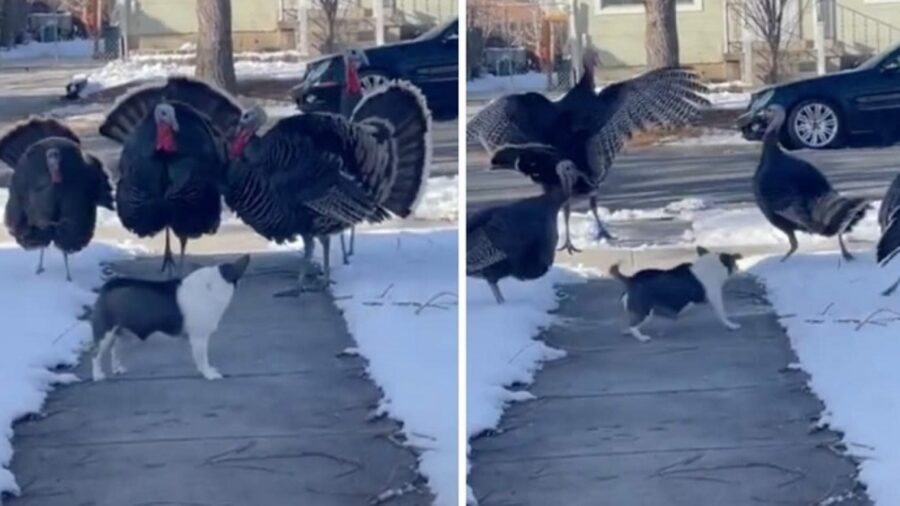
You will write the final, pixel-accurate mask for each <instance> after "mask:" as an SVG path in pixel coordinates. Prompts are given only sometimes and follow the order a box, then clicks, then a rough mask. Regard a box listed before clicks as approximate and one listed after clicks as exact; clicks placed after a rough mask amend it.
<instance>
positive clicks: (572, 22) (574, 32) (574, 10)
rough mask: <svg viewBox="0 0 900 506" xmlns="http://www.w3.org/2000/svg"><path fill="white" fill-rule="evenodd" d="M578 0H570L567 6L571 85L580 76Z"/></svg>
mask: <svg viewBox="0 0 900 506" xmlns="http://www.w3.org/2000/svg"><path fill="white" fill-rule="evenodd" d="M579 12H580V9H579V8H578V0H572V3H571V5H570V6H569V51H571V52H572V72H573V77H574V79H575V80H574V81H572V83H571V84H572V85H574V84H575V83H577V82H578V79H580V78H581V63H582V61H581V52H582V51H581V34H580V33H579V32H578V30H579V26H580V24H581V23H580V20H579V19H578V13H579Z"/></svg>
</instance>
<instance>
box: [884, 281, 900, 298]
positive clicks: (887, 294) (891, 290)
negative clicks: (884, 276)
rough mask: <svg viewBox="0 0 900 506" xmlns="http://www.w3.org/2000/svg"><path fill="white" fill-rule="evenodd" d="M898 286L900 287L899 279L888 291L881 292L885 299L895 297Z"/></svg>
mask: <svg viewBox="0 0 900 506" xmlns="http://www.w3.org/2000/svg"><path fill="white" fill-rule="evenodd" d="M897 286H900V278H897V281H894V284H893V285H891V286H889V287H888V288H887V290H885V291H883V292H881V295H884V296H885V297H887V296H889V295H893V293H894V292H896V291H897Z"/></svg>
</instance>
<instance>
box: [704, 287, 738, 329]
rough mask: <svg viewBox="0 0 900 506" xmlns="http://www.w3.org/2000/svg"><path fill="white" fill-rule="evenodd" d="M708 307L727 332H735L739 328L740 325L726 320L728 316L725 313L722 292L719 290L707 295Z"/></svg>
mask: <svg viewBox="0 0 900 506" xmlns="http://www.w3.org/2000/svg"><path fill="white" fill-rule="evenodd" d="M709 305H710V306H712V308H713V311H714V312H715V313H716V316H717V317H718V318H719V321H720V322H722V324H723V325H725V327H726V328H727V329H728V330H737V329H739V328H741V326H740V325H738V324H737V323H734V322H733V321H731V320H729V319H728V315H727V314H726V313H725V302H724V301H723V300H722V292H721V291H720V290H717V291H714V292H713V293H711V294H709Z"/></svg>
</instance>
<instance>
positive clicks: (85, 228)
mask: <svg viewBox="0 0 900 506" xmlns="http://www.w3.org/2000/svg"><path fill="white" fill-rule="evenodd" d="M0 160H3V161H4V162H5V163H6V164H7V165H9V166H10V167H12V168H13V176H12V181H11V183H10V189H9V200H8V201H7V202H6V215H5V218H4V221H5V224H6V228H7V229H8V230H9V233H10V234H11V235H12V236H13V237H14V238H15V240H16V242H17V243H18V244H19V245H20V246H22V247H23V248H25V249H26V250H29V249H35V248H40V250H41V254H40V260H39V261H38V267H37V273H38V274H40V273H41V272H43V271H44V248H46V247H47V246H49V245H50V243H51V242H52V243H53V244H54V245H56V247H57V248H59V249H60V251H62V253H63V259H64V260H65V265H66V279H67V280H68V281H71V280H72V275H71V273H70V272H69V255H70V254H72V253H76V252H78V251H81V249H83V248H84V247H85V246H87V245H88V243H89V242H91V238H93V236H94V228H95V226H96V224H97V206H102V207H105V208H107V209H110V210H111V209H113V197H112V188H111V187H110V184H109V179H108V178H107V175H106V173H105V172H104V171H103V165H102V164H101V163H100V161H99V160H98V159H97V158H95V157H93V156H91V155H90V154H88V153H87V152H85V151H84V150H83V148H82V146H81V141H80V140H79V138H78V136H77V135H75V133H74V132H73V131H72V130H70V129H69V128H67V127H66V126H64V125H63V124H62V123H60V122H58V121H56V120H53V119H40V118H32V119H29V120H27V121H25V122H22V123H19V124H18V125H16V126H15V127H13V128H12V129H11V130H10V131H9V132H7V133H6V134H5V135H4V136H3V137H2V138H0Z"/></svg>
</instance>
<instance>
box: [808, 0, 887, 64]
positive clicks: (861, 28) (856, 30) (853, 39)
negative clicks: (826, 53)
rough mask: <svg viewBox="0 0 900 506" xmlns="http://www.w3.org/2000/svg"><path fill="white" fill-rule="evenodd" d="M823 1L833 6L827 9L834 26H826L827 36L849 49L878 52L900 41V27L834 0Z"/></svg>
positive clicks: (868, 52) (861, 51)
mask: <svg viewBox="0 0 900 506" xmlns="http://www.w3.org/2000/svg"><path fill="white" fill-rule="evenodd" d="M823 3H825V4H829V3H830V4H831V7H832V10H831V12H828V11H827V10H826V16H825V18H826V20H828V18H829V16H828V14H831V15H832V16H833V24H832V26H831V27H828V26H826V29H825V34H826V38H831V39H832V40H834V41H835V42H838V43H840V44H842V45H844V46H845V48H847V49H850V50H853V51H855V52H859V53H867V54H876V53H880V52H882V51H884V50H885V49H888V48H889V47H891V46H892V45H894V44H896V43H897V42H898V41H900V27H896V26H894V25H892V24H890V23H886V22H884V21H882V20H880V19H878V18H876V17H874V16H870V15H868V14H865V13H863V12H859V11H857V10H855V9H851V8H849V7H847V6H845V5H841V4H840V3H838V2H835V1H833V0H832V1H825V2H823ZM826 9H827V7H826ZM829 28H830V29H829Z"/></svg>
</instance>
